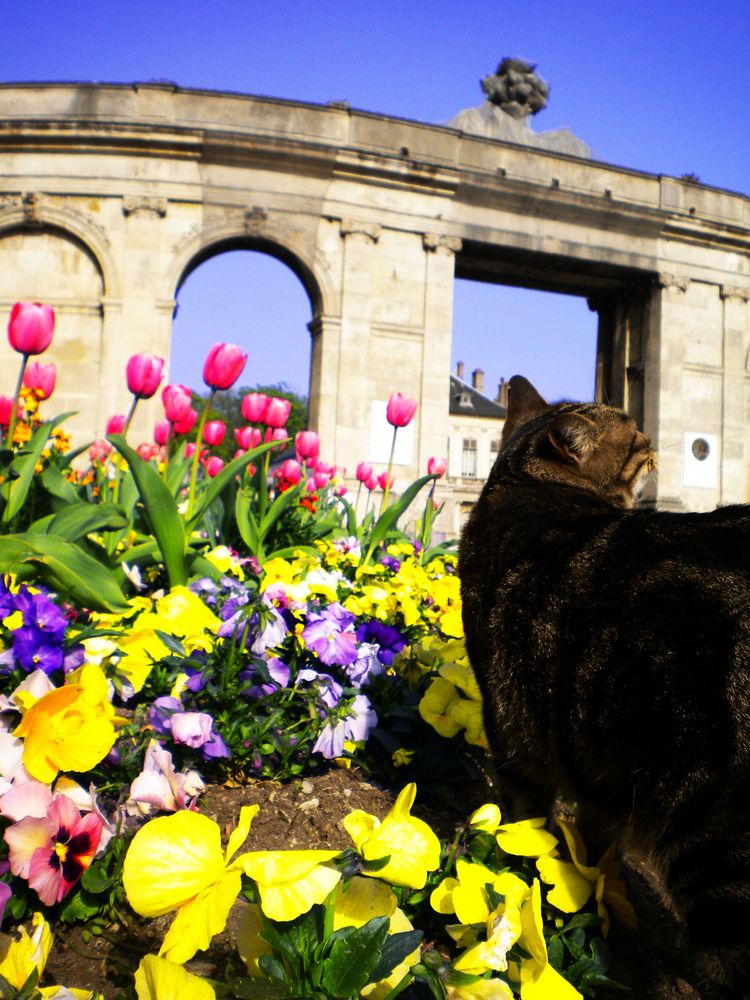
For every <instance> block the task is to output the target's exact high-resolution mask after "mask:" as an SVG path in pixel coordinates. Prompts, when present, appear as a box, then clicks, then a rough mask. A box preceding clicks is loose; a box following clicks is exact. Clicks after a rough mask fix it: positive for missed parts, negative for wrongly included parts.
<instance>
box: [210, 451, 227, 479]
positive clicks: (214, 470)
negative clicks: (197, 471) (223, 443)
mask: <svg viewBox="0 0 750 1000" xmlns="http://www.w3.org/2000/svg"><path fill="white" fill-rule="evenodd" d="M223 468H224V459H223V458H219V456H218V455H209V457H208V458H207V459H206V472H207V473H208V475H209V476H211V478H213V477H214V476H218V474H219V473H220V472H221V470H222V469H223Z"/></svg>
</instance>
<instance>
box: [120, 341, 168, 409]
mask: <svg viewBox="0 0 750 1000" xmlns="http://www.w3.org/2000/svg"><path fill="white" fill-rule="evenodd" d="M163 373H164V358H157V356H156V355H155V354H147V353H146V352H145V351H141V352H140V354H134V355H133V357H132V358H131V359H130V360H129V361H128V364H127V368H126V369H125V374H126V376H127V380H128V389H130V391H131V392H132V393H133V395H134V396H137V397H138V399H151V397H152V396H153V394H154V393H155V392H156V390H157V389H158V388H159V383H160V382H161V380H162V375H163Z"/></svg>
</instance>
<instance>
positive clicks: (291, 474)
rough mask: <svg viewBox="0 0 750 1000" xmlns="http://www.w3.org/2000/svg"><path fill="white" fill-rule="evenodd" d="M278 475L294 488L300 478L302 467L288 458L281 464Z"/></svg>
mask: <svg viewBox="0 0 750 1000" xmlns="http://www.w3.org/2000/svg"><path fill="white" fill-rule="evenodd" d="M279 475H280V476H281V478H282V479H286V481H287V482H288V483H291V484H292V486H294V485H295V484H296V483H298V482H299V481H300V479H301V477H302V466H301V465H300V464H299V462H295V460H294V459H293V458H288V459H287V460H286V461H285V462H282V463H281V465H280V467H279Z"/></svg>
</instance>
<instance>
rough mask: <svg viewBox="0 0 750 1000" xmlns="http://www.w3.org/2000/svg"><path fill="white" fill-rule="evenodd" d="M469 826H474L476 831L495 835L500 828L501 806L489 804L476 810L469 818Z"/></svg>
mask: <svg viewBox="0 0 750 1000" xmlns="http://www.w3.org/2000/svg"><path fill="white" fill-rule="evenodd" d="M469 825H470V826H473V827H474V829H475V830H484V831H485V832H486V833H494V832H495V830H497V828H498V827H499V826H500V806H497V805H495V803H494V802H487V803H485V805H483V806H480V807H479V808H478V809H475V810H474V812H473V813H472V814H471V816H470V817H469Z"/></svg>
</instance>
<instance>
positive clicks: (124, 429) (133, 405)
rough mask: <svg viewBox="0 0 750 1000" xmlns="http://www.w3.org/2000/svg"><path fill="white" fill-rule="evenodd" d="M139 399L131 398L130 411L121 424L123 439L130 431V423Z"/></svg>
mask: <svg viewBox="0 0 750 1000" xmlns="http://www.w3.org/2000/svg"><path fill="white" fill-rule="evenodd" d="M140 398H141V397H140V396H133V402H132V403H131V404H130V410H129V411H128V415H127V417H126V418H125V423H124V424H123V427H122V436H123V437H124V438H126V437H127V436H128V430H129V429H130V422H131V420H132V419H133V414H134V413H135V408H136V406H138V401H139V400H140Z"/></svg>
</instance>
